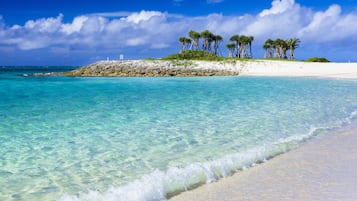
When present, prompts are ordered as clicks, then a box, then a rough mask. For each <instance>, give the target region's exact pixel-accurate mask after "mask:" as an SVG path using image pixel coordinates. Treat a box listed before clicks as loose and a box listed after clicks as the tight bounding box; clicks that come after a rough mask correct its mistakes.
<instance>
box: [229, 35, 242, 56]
mask: <svg viewBox="0 0 357 201" xmlns="http://www.w3.org/2000/svg"><path fill="white" fill-rule="evenodd" d="M239 38H240V36H239V35H233V36H232V37H231V38H230V39H229V40H230V41H232V42H234V43H235V47H234V48H235V53H234V54H235V56H236V57H239V52H240V50H239Z"/></svg>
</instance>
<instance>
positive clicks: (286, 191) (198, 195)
mask: <svg viewBox="0 0 357 201" xmlns="http://www.w3.org/2000/svg"><path fill="white" fill-rule="evenodd" d="M183 200H184V201H189V200H195V201H258V200H259V201H264V200H269V201H276V200H284V201H285V200H296V201H305V200H306V201H312V200H314V201H319V200H321V201H328V200H331V201H332V200H333V201H352V200H357V123H356V122H354V123H353V124H351V125H349V126H347V127H345V128H342V129H338V130H335V131H331V132H330V133H328V134H326V135H323V136H319V137H316V138H315V139H312V140H310V141H309V142H307V143H305V144H303V145H302V146H300V147H299V148H297V149H294V150H291V151H289V152H288V153H285V154H282V155H280V156H277V157H275V158H273V159H271V160H269V161H267V162H265V163H263V164H260V165H257V166H255V167H252V168H249V169H247V170H245V171H242V172H238V173H236V174H235V175H233V176H232V177H228V178H224V179H221V180H219V181H218V182H216V183H211V184H207V185H204V186H201V187H199V188H197V189H194V190H192V191H188V192H184V193H182V194H180V195H178V196H176V197H173V198H171V199H170V201H183Z"/></svg>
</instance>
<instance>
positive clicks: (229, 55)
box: [226, 43, 236, 58]
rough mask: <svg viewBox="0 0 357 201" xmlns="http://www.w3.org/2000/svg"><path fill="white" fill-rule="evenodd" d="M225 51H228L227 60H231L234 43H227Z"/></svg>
mask: <svg viewBox="0 0 357 201" xmlns="http://www.w3.org/2000/svg"><path fill="white" fill-rule="evenodd" d="M226 47H227V49H228V57H229V58H232V57H233V52H234V49H235V48H236V44H234V43H228V44H227V45H226Z"/></svg>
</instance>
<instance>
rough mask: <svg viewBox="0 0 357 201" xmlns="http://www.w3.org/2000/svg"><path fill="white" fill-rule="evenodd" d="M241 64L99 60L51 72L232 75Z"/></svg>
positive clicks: (149, 75) (93, 74) (73, 73)
mask: <svg viewBox="0 0 357 201" xmlns="http://www.w3.org/2000/svg"><path fill="white" fill-rule="evenodd" d="M242 66H243V65H242V62H238V61H221V62H218V61H191V60H182V61H177V60H173V61H164V60H130V61H100V62H96V63H93V64H90V65H88V66H83V67H81V68H78V69H75V70H73V71H70V72H65V73H61V74H53V75H65V76H84V77H94V76H95V77H97V76H105V77H168V76H233V75H239V74H240V71H241V68H242ZM43 76H45V75H43Z"/></svg>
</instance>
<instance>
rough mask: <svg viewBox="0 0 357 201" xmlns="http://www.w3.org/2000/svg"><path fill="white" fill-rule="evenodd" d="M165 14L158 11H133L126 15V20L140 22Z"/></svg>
mask: <svg viewBox="0 0 357 201" xmlns="http://www.w3.org/2000/svg"><path fill="white" fill-rule="evenodd" d="M163 15H164V14H163V13H161V12H158V11H141V12H140V13H132V14H131V15H129V16H128V17H126V21H127V22H132V23H135V24H138V23H140V22H143V21H148V20H150V19H151V18H153V17H161V16H163Z"/></svg>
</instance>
